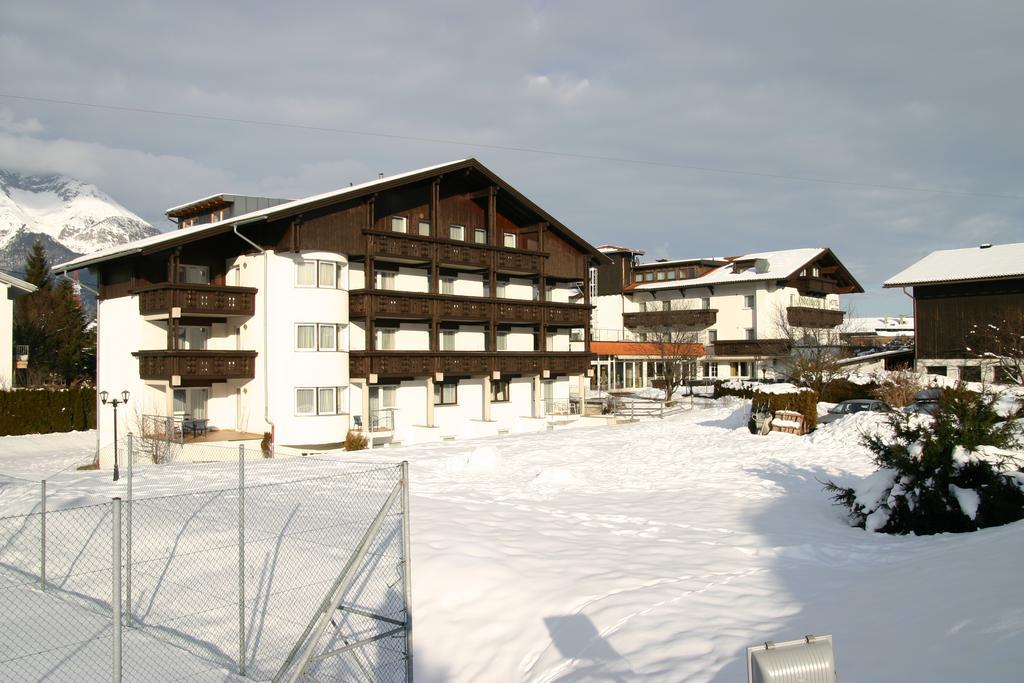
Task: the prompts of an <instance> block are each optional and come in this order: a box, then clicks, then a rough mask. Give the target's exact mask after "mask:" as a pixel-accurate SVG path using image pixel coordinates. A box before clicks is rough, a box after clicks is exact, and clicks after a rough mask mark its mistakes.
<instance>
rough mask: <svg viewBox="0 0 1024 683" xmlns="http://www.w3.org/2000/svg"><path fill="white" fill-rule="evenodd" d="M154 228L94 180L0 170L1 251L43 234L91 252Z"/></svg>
mask: <svg viewBox="0 0 1024 683" xmlns="http://www.w3.org/2000/svg"><path fill="white" fill-rule="evenodd" d="M156 233H157V230H156V229H154V228H153V227H152V226H151V225H149V224H148V223H147V222H146V221H144V220H142V219H141V218H139V217H138V216H137V215H135V214H134V213H132V212H131V211H129V210H128V209H126V208H125V207H123V206H121V205H120V204H119V203H118V202H117V201H115V200H114V199H113V198H111V197H110V196H109V195H108V194H106V193H105V192H103V191H102V190H100V189H99V188H98V187H96V186H95V185H92V184H90V183H85V182H82V181H80V180H77V179H75V178H70V177H68V176H64V175H22V174H20V173H16V172H14V171H8V170H2V169H0V251H4V252H6V251H8V250H9V248H13V247H14V246H15V243H18V244H22V243H24V242H25V241H26V239H27V236H33V235H40V236H46V237H48V238H50V240H52V241H53V242H56V243H57V244H59V245H61V246H62V247H64V248H65V249H67V250H68V251H71V252H74V253H75V254H88V253H90V252H93V251H97V250H99V249H106V248H109V247H113V246H116V245H118V244H123V243H125V242H130V241H132V240H137V239H142V238H143V237H148V236H150V235H155V234H156ZM6 255H7V256H8V257H12V256H13V255H10V254H6ZM5 260H10V259H9V258H8V259H5Z"/></svg>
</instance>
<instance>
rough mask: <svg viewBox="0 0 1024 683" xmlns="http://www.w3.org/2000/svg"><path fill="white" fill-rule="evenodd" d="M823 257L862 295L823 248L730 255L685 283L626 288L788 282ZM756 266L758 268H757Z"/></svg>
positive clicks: (642, 286)
mask: <svg viewBox="0 0 1024 683" xmlns="http://www.w3.org/2000/svg"><path fill="white" fill-rule="evenodd" d="M825 256H832V258H834V259H835V262H836V263H837V264H839V268H840V271H841V272H842V274H843V276H844V277H846V278H847V279H848V280H849V281H850V282H851V283H852V284H853V291H854V292H863V291H864V288H863V287H861V286H860V284H859V283H858V282H857V281H856V280H855V279H854V277H853V276H852V275H850V273H849V272H848V271H847V270H846V268H845V267H843V266H842V264H841V263H840V262H839V259H838V258H836V257H835V255H834V254H833V253H832V250H831V249H829V248H827V247H816V248H808V249H785V250H781V251H763V252H758V253H754V254H744V255H742V256H730V257H728V258H727V261H728V263H726V264H725V265H723V266H720V267H718V268H715V269H714V270H711V271H709V272H707V273H705V274H704V275H701V276H699V277H695V278H691V279H689V280H662V281H658V282H642V283H633V284H632V285H630V286H629V287H628V289H629V290H631V291H647V290H659V289H676V288H680V287H705V286H708V285H723V284H730V283H735V282H758V281H768V280H788V279H789V278H791V277H794V276H795V275H796V274H797V273H799V272H800V271H801V270H803V268H804V267H805V266H807V265H809V264H810V263H812V262H814V261H817V260H818V259H821V258H823V257H825ZM738 262H739V263H750V264H752V265H751V267H750V268H749V269H746V270H742V271H740V272H736V271H735V268H734V264H736V263H738ZM758 264H759V266H758Z"/></svg>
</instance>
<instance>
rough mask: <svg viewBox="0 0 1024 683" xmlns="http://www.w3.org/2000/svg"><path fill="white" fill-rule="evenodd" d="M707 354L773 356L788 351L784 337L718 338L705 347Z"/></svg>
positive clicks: (788, 345) (787, 342)
mask: <svg viewBox="0 0 1024 683" xmlns="http://www.w3.org/2000/svg"><path fill="white" fill-rule="evenodd" d="M705 348H706V349H707V355H709V356H726V357H728V356H755V357H774V356H785V355H786V354H788V353H789V349H790V344H789V341H788V340H786V339H719V340H717V341H715V343H714V344H711V345H710V346H707V347H705Z"/></svg>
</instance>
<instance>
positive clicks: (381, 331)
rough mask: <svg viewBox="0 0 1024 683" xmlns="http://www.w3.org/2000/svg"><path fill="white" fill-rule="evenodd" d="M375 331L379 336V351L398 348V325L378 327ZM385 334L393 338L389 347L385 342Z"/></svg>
mask: <svg viewBox="0 0 1024 683" xmlns="http://www.w3.org/2000/svg"><path fill="white" fill-rule="evenodd" d="M375 332H376V333H377V335H378V338H377V339H376V340H375V341H376V342H377V344H376V346H377V351H395V350H396V349H395V346H397V342H398V328H397V327H378V328H377V329H376V330H375ZM385 335H388V336H389V337H390V339H391V346H390V347H389V348H385V344H384V339H385V338H386V337H385Z"/></svg>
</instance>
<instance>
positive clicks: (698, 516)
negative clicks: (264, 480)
mask: <svg viewBox="0 0 1024 683" xmlns="http://www.w3.org/2000/svg"><path fill="white" fill-rule="evenodd" d="M746 419H747V415H746V408H745V407H744V404H743V403H742V402H739V401H729V400H726V401H719V402H717V403H716V404H715V405H714V406H713V407H710V408H704V409H697V410H693V411H689V412H687V413H684V414H682V415H676V416H673V417H671V418H668V419H666V420H664V421H657V420H654V421H645V422H640V423H634V424H625V425H614V426H607V427H595V428H591V429H574V430H556V431H554V432H547V433H541V434H528V435H516V436H506V437H498V438H492V439H481V440H477V441H473V442H461V443H459V442H456V443H449V444H443V445H437V446H429V447H424V446H419V447H408V448H399V449H380V450H375V451H373V452H372V453H361V454H359V455H360V456H361V459H367V458H370V459H374V460H388V461H392V460H393V461H397V460H402V459H407V460H409V461H410V463H411V468H412V493H413V496H412V524H413V601H414V618H415V633H414V643H415V657H416V679H417V680H418V681H421V682H426V681H516V680H528V681H555V680H557V681H577V680H578V681H583V680H621V681H635V680H638V681H680V680H687V681H716V682H717V681H737V680H743V677H744V676H745V673H744V667H745V661H744V658H743V651H744V648H745V647H746V646H748V645H753V644H756V643H759V642H763V641H766V640H774V641H780V640H788V639H792V638H799V637H801V636H803V635H805V634H811V633H814V634H824V633H831V634H832V635H833V636H834V638H835V650H836V658H837V663H838V669H839V673H840V680H841V681H848V682H849V681H864V682H874V681H907V680H928V681H938V682H943V681H949V682H952V681H958V682H959V681H988V680H992V681H1004V680H1019V676H1020V666H1019V662H1020V656H1019V651H1020V650H1021V649H1022V648H1024V605H1022V603H1021V601H1020V600H1019V599H1017V598H1016V597H1015V596H1017V595H1018V594H1019V590H1020V589H1019V586H1020V566H1021V564H1022V562H1024V525H1022V524H1021V523H1017V524H1013V525H1009V526H1007V527H1002V528H996V529H987V530H984V531H980V532H976V533H973V534H965V535H942V536H934V537H922V538H917V537H890V536H885V535H881V534H873V533H868V532H865V531H862V530H860V529H855V528H851V527H849V526H848V525H847V524H846V522H845V520H844V517H843V512H842V510H840V509H839V508H837V507H834V506H833V505H831V503H830V501H829V499H828V498H827V496H826V494H825V493H824V492H823V491H822V490H821V483H820V482H821V481H823V480H825V479H834V480H835V481H836V482H837V483H840V484H849V483H852V482H854V481H855V480H857V479H858V478H859V477H862V476H865V475H867V474H869V473H870V472H871V471H873V467H872V465H871V462H870V458H869V457H868V453H867V451H866V450H864V449H863V448H862V447H860V446H859V445H858V443H857V441H858V434H859V432H860V430H862V429H868V428H873V426H874V425H876V424H877V420H878V419H879V418H878V417H877V416H874V415H871V414H858V415H852V416H849V417H846V418H843V419H841V420H839V421H837V422H835V423H833V424H831V425H828V426H825V427H823V428H821V429H819V430H818V431H817V432H815V433H814V434H812V435H810V436H807V437H798V436H792V435H786V434H779V433H773V434H770V435H768V436H753V435H751V434H749V433H748V432H747V430H746ZM76 438H77V439H78V440H79V446H78V447H80V448H81V449H83V452H87V451H88V448H89V447H90V446H91V445H92V443H93V442H92V441H90V439H94V438H95V437H94V435H91V434H88V433H86V434H80V435H69V436H68V435H60V436H53V437H15V438H7V439H0V472H9V473H11V474H15V475H17V476H26V475H27V476H28V478H31V477H32V476H33V473H35V472H45V471H48V470H57V469H61V468H62V467H63V466H64V465H65V463H66V461H68V460H70V459H72V456H71V455H70V454H69V453H68V452H69V451H71V450H74V448H75V446H74V441H75V439H76ZM51 439H52V440H53V441H52V445H50V444H51V442H50V440H51ZM61 439H66V440H67V441H60V440H61ZM26 444H27V445H26ZM51 458H52V459H51ZM47 460H49V462H50V463H52V466H51V465H46V464H44V461H47ZM307 465H308V463H303V462H302V461H301V460H299V459H296V460H295V461H294V465H293V466H294V467H295V468H302V467H304V466H307ZM221 467H222V466H211V467H209V468H207V469H201V468H200V469H198V470H197V468H195V467H194V466H193V467H190V468H189V472H190V475H189V477H187V478H186V477H181V476H178V475H176V474H175V470H174V469H173V467H168V468H164V469H159V468H148V469H146V470H144V471H140V474H139V476H138V477H137V484H136V490H137V495H139V496H145V495H147V492H150V491H158V492H161V493H165V492H168V491H171V490H175V488H176V487H190V488H194V487H197V486H201V485H202V484H203V482H204V480H206V481H208V482H209V483H213V482H215V480H216V477H217V476H218V472H220V473H223V472H224V470H223V469H222V468H221ZM221 476H222V475H221ZM108 478H109V473H104V472H100V473H96V472H77V471H73V474H71V473H65V474H64V475H61V477H60V482H61V485H60V487H57V488H58V489H59V491H61V492H64V493H59V492H58V493H55V494H54V495H67V496H68V499H69V500H70V499H74V500H83V501H84V500H86V499H88V498H89V497H90V496H94V497H98V498H102V497H103V496H104V495H108V494H109V493H110V487H109V485H108V484H106V483H105V482H106V480H107V479H108ZM3 485H4V486H5V487H6V491H5V493H4V494H3V496H2V497H0V513H2V514H10V513H11V511H12V510H13V511H17V512H21V511H24V508H25V506H30V505H31V502H32V499H33V496H34V495H35V488H33V486H32V485H31V484H29V483H25V484H24V485H22V484H19V483H18V482H16V481H14V480H7V481H6V482H3Z"/></svg>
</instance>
